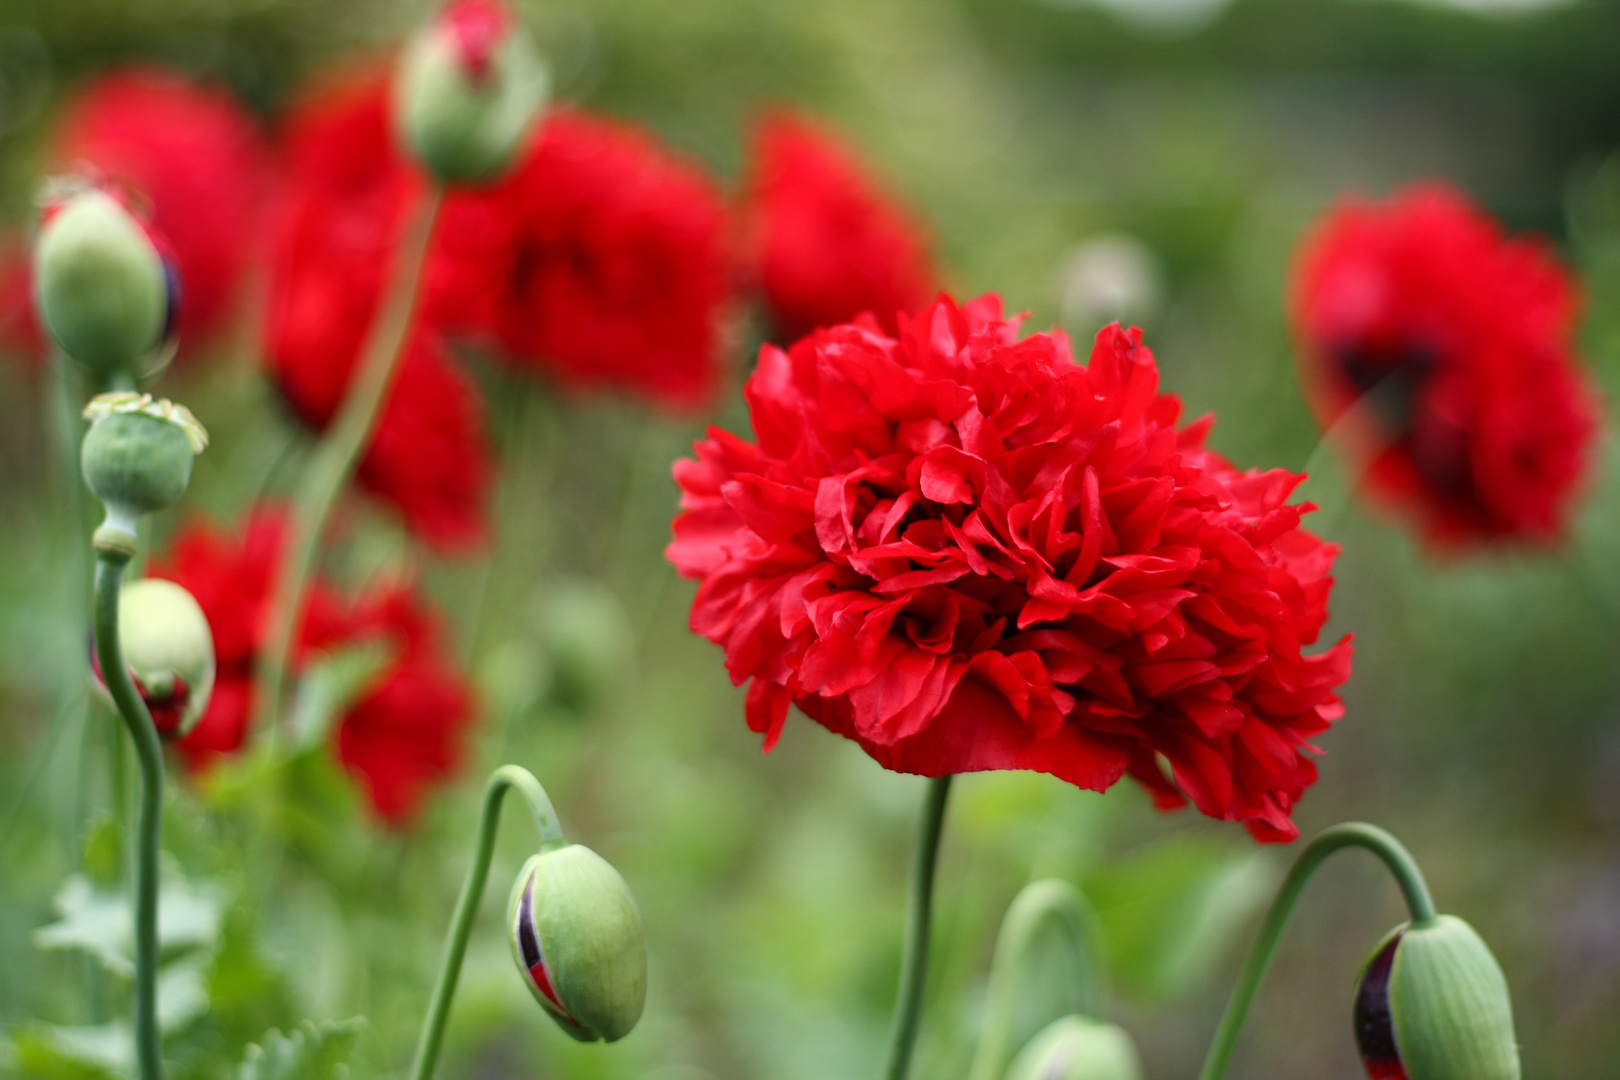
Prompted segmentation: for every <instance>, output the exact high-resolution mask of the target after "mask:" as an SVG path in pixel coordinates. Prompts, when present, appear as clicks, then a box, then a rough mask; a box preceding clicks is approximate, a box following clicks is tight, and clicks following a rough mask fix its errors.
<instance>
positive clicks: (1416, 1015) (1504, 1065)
mask: <svg viewBox="0 0 1620 1080" xmlns="http://www.w3.org/2000/svg"><path fill="white" fill-rule="evenodd" d="M1355 1028H1356V1045H1357V1046H1358V1047H1359V1049H1360V1050H1361V1059H1362V1063H1363V1064H1364V1065H1365V1066H1366V1068H1367V1075H1368V1076H1370V1077H1372V1080H1519V1049H1518V1045H1517V1044H1516V1043H1515V1042H1514V1038H1513V1008H1512V1003H1511V1002H1510V1001H1509V999H1508V987H1507V980H1506V979H1505V978H1503V976H1502V969H1501V968H1500V967H1499V966H1497V963H1496V958H1495V957H1494V956H1492V955H1491V950H1490V949H1489V948H1488V947H1486V945H1485V942H1484V941H1483V940H1481V938H1480V936H1479V935H1478V934H1477V933H1475V932H1474V928H1473V927H1471V926H1469V925H1468V924H1467V923H1465V922H1463V921H1462V920H1461V919H1457V918H1453V917H1452V916H1450V915H1441V916H1439V917H1437V918H1435V919H1431V920H1428V921H1426V922H1421V923H1417V924H1409V925H1407V926H1403V927H1399V928H1397V929H1396V930H1394V931H1393V932H1391V933H1390V935H1389V936H1388V937H1386V938H1385V939H1384V941H1383V942H1382V943H1381V944H1380V945H1379V948H1378V950H1377V951H1376V952H1374V953H1373V957H1372V959H1371V960H1369V961H1368V962H1367V966H1366V967H1365V968H1364V969H1363V970H1362V973H1361V978H1360V980H1359V982H1358V983H1357V985H1356V1005H1355Z"/></svg>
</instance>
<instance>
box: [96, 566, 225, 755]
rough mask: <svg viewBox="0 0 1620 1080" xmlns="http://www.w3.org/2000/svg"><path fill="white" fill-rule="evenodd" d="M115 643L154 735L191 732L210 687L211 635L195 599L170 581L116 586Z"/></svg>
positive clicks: (148, 579) (211, 667) (204, 703)
mask: <svg viewBox="0 0 1620 1080" xmlns="http://www.w3.org/2000/svg"><path fill="white" fill-rule="evenodd" d="M118 642H119V645H120V647H121V648H122V649H123V653H124V664H125V665H126V666H127V667H128V668H129V670H130V674H131V675H132V676H133V677H134V679H135V688H136V689H137V690H139V691H140V693H141V698H142V699H143V700H144V701H145V702H146V707H147V710H148V711H149V712H150V713H151V714H152V726H153V727H155V728H157V732H158V734H159V735H162V736H164V737H165V738H182V737H184V736H185V735H188V734H190V732H191V729H192V728H193V727H195V726H196V724H197V721H198V720H199V719H200V718H201V717H202V714H203V711H204V710H205V709H207V708H208V699H209V697H210V696H211V695H212V694H213V692H214V636H213V633H212V632H211V631H210V630H209V627H208V617H207V616H206V615H204V614H203V610H202V608H201V607H199V606H198V604H197V601H196V600H195V599H194V598H193V597H192V595H191V594H190V593H189V592H187V591H186V590H185V589H183V588H181V587H180V586H179V585H176V584H175V583H174V582H172V581H163V580H161V579H159V578H143V579H141V580H139V581H132V582H130V583H129V584H127V585H125V586H124V587H123V589H122V590H121V591H120V598H119V602H118Z"/></svg>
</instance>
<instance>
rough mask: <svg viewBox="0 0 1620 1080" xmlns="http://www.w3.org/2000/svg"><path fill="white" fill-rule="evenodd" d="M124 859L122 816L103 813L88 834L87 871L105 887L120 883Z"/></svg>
mask: <svg viewBox="0 0 1620 1080" xmlns="http://www.w3.org/2000/svg"><path fill="white" fill-rule="evenodd" d="M123 863H124V830H123V828H122V827H121V826H120V825H119V824H118V819H117V818H115V817H113V816H112V815H110V814H103V815H102V816H101V817H100V818H98V819H97V820H95V821H93V822H91V823H90V827H89V828H88V829H86V830H85V834H84V872H85V874H86V876H88V877H89V878H90V880H91V882H93V883H94V884H95V885H97V886H98V887H100V888H104V889H111V888H115V887H116V886H117V885H118V881H119V878H120V876H121V875H122V872H123V870H122V868H123Z"/></svg>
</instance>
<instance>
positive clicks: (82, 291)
mask: <svg viewBox="0 0 1620 1080" xmlns="http://www.w3.org/2000/svg"><path fill="white" fill-rule="evenodd" d="M34 299H35V303H36V304H37V306H38V309H39V315H40V321H41V322H43V323H44V324H45V327H46V329H48V330H49V331H50V335H51V337H52V339H54V340H55V342H56V344H57V345H58V346H60V347H61V349H62V351H63V352H65V353H67V354H68V355H69V356H71V357H72V358H73V359H74V360H76V361H77V362H78V363H80V364H82V365H83V366H84V367H85V368H87V369H88V370H89V371H90V372H92V373H93V374H94V375H95V376H97V377H98V378H100V379H102V380H106V379H108V378H110V377H112V376H113V375H115V374H117V373H119V372H130V373H133V372H134V370H135V368H136V366H137V365H138V364H140V363H141V361H143V360H145V359H146V358H147V357H149V356H151V355H152V354H153V353H155V352H157V351H159V349H160V348H161V347H162V346H163V344H164V343H165V342H166V341H167V340H168V338H169V336H170V333H171V331H172V329H173V327H174V322H175V315H176V311H177V307H178V300H179V287H178V279H177V278H176V276H175V275H174V273H173V272H172V269H171V267H170V266H169V265H168V263H167V262H166V261H165V260H164V258H163V256H162V254H161V253H160V252H159V251H158V247H157V245H156V244H155V243H153V240H152V237H151V234H150V233H148V232H147V230H146V227H145V226H144V225H142V224H141V222H140V221H138V220H137V219H136V218H135V216H134V215H133V214H131V213H130V212H129V211H128V210H127V209H125V207H124V206H123V204H122V203H120V202H119V201H118V200H117V199H116V198H114V197H113V196H112V195H110V194H109V193H107V192H106V191H103V190H101V189H99V188H96V187H90V186H85V187H81V188H79V189H77V190H74V191H72V192H71V193H69V194H68V195H66V196H65V197H63V198H61V199H58V200H56V201H54V202H52V203H51V204H50V206H49V207H48V208H47V210H46V211H45V215H44V218H43V220H42V222H41V224H40V229H39V237H38V239H37V240H36V242H35V244H34Z"/></svg>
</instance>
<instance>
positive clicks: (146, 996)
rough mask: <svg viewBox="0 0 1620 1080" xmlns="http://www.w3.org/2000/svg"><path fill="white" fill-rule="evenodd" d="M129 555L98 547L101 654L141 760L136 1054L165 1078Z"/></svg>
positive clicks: (156, 771) (146, 1071)
mask: <svg viewBox="0 0 1620 1080" xmlns="http://www.w3.org/2000/svg"><path fill="white" fill-rule="evenodd" d="M128 562H129V555H128V554H126V553H124V552H122V551H106V550H98V551H97V552H96V659H97V661H98V662H99V663H100V664H101V678H102V681H103V682H105V683H106V684H107V690H108V692H109V693H110V694H111V695H112V699H113V704H114V705H116V706H117V707H118V715H119V716H120V717H122V718H123V721H124V726H125V727H127V728H128V729H129V734H130V738H132V739H134V740H135V752H136V755H137V756H138V757H139V759H140V763H141V814H140V822H139V824H138V826H137V828H138V830H139V833H138V840H137V844H136V863H135V1059H136V1061H137V1062H138V1063H139V1065H140V1076H141V1080H162V1078H163V1047H162V1043H161V1041H160V1039H161V1037H160V1033H159V1031H158V1022H157V971H158V933H157V917H158V852H159V848H160V845H161V843H162V834H163V747H162V746H161V745H160V744H159V742H158V733H157V728H155V727H153V726H152V716H151V714H150V713H149V712H147V710H146V703H145V702H144V701H142V700H141V695H140V692H139V691H137V690H136V689H135V682H134V680H133V679H131V678H130V675H129V669H128V668H126V667H125V666H124V651H123V649H122V648H121V647H120V646H119V641H118V590H119V588H120V586H121V585H122V584H123V578H124V567H125V565H126V564H127V563H128Z"/></svg>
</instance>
